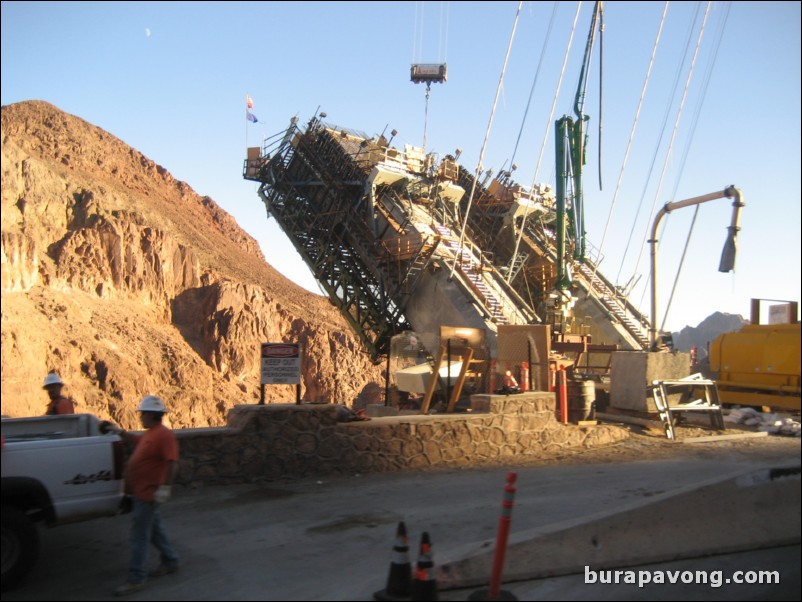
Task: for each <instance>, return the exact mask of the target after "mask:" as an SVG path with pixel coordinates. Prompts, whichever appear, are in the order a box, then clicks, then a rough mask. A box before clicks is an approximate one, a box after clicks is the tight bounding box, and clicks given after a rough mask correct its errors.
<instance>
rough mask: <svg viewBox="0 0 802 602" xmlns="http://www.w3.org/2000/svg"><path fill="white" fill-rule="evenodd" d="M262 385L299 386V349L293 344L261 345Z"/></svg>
mask: <svg viewBox="0 0 802 602" xmlns="http://www.w3.org/2000/svg"><path fill="white" fill-rule="evenodd" d="M261 382H262V384H263V385H299V384H301V348H300V345H297V344H295V343H262V379H261Z"/></svg>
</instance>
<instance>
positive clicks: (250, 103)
mask: <svg viewBox="0 0 802 602" xmlns="http://www.w3.org/2000/svg"><path fill="white" fill-rule="evenodd" d="M245 104H246V105H248V108H249V109H252V108H253V99H252V98H251V95H250V94H246V95H245Z"/></svg>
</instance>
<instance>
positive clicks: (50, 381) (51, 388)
mask: <svg viewBox="0 0 802 602" xmlns="http://www.w3.org/2000/svg"><path fill="white" fill-rule="evenodd" d="M63 387H64V383H63V382H61V378H60V377H59V375H58V374H56V373H55V372H50V373H49V374H48V375H47V376H45V383H44V386H43V387H42V388H43V389H44V390H45V391H47V396H48V397H49V398H50V402H49V403H48V404H47V410H46V411H45V414H48V415H53V414H75V402H74V401H73V400H72V399H70V398H69V397H65V396H64V395H62V394H61V389H62V388H63Z"/></svg>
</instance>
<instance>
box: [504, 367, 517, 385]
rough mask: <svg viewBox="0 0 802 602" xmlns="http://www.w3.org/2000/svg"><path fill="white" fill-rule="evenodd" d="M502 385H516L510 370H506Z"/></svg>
mask: <svg viewBox="0 0 802 602" xmlns="http://www.w3.org/2000/svg"><path fill="white" fill-rule="evenodd" d="M504 385H505V386H507V387H517V386H518V381H517V380H515V377H514V376H513V375H512V372H511V371H509V370H507V374H506V375H505V377H504Z"/></svg>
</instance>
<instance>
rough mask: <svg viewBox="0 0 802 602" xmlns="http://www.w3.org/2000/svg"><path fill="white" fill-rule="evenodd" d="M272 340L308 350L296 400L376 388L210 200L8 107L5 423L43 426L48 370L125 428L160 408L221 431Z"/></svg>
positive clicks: (300, 292) (270, 396)
mask: <svg viewBox="0 0 802 602" xmlns="http://www.w3.org/2000/svg"><path fill="white" fill-rule="evenodd" d="M254 201H255V202H256V199H254ZM268 341H270V342H280V341H291V342H298V343H300V344H301V345H302V346H303V347H304V349H305V359H304V363H303V379H302V380H303V384H302V395H303V399H304V400H306V401H315V402H336V403H347V404H349V405H350V404H351V403H352V402H353V401H354V399H356V398H357V396H359V395H360V393H361V392H362V391H363V390H365V389H366V387H367V388H368V389H372V390H375V389H376V384H377V383H383V378H382V375H381V373H380V369H379V368H377V367H375V366H373V365H372V364H371V362H370V360H369V358H368V356H367V355H366V354H365V353H363V351H362V350H361V347H360V344H359V342H358V340H357V339H356V337H355V336H354V335H353V333H352V332H351V330H350V328H349V327H348V325H347V323H346V322H345V321H344V320H343V319H342V317H341V316H340V315H339V313H338V312H337V310H336V309H335V308H334V307H333V306H332V305H331V304H330V303H329V301H328V299H326V298H325V297H321V296H318V295H314V294H312V293H309V292H307V291H305V290H304V289H302V288H300V287H298V286H296V285H294V284H293V283H292V282H290V281H289V280H287V279H286V278H284V277H283V276H281V275H280V274H279V273H278V272H276V271H275V270H274V269H273V268H271V267H270V266H269V265H268V264H267V263H266V262H265V259H264V257H263V255H262V253H261V251H260V249H259V246H258V244H257V243H256V241H255V240H254V239H253V238H251V237H250V236H249V235H248V234H246V233H245V232H244V231H243V230H242V229H241V228H239V226H238V225H237V223H236V222H235V221H234V219H233V218H232V217H231V216H230V215H228V214H227V213H226V212H225V211H223V210H222V209H221V208H220V207H219V206H218V205H217V204H216V203H215V202H214V201H213V200H212V199H211V198H209V197H202V196H200V195H198V194H196V193H195V192H194V191H193V190H192V188H191V187H190V186H189V185H188V184H186V183H185V182H180V181H178V180H176V179H174V178H173V177H172V176H171V175H170V174H169V173H168V171H167V170H166V169H165V168H164V167H162V166H160V165H157V164H155V163H154V162H153V161H151V160H150V159H148V158H147V157H145V156H143V155H142V154H141V153H139V152H138V151H136V150H135V149H133V148H131V147H129V146H127V145H126V144H125V143H123V142H122V141H121V140H119V139H117V138H115V137H114V136H113V135H111V134H109V133H108V132H105V131H103V130H102V129H100V128H97V127H95V126H93V125H92V124H90V123H87V122H86V121H83V120H82V119H79V118H77V117H74V116H72V115H68V114H66V113H64V112H62V111H60V110H59V109H58V108H56V107H54V106H52V105H50V104H48V103H46V102H41V101H31V102H24V103H18V104H14V105H9V106H4V107H2V412H3V414H4V415H10V416H26V415H39V414H42V413H43V412H44V408H45V405H46V401H47V397H46V395H45V393H44V391H42V388H41V386H42V380H43V378H44V375H45V374H46V373H47V372H48V371H49V370H56V371H58V372H59V374H60V375H61V377H62V378H63V380H64V381H65V382H66V383H67V387H66V388H65V393H66V394H68V395H70V396H71V397H73V398H74V399H75V400H76V402H77V411H79V412H91V413H94V414H96V415H98V416H100V417H101V418H111V419H113V420H115V421H117V422H118V423H120V424H121V425H123V426H126V427H132V426H135V425H137V424H138V421H137V420H136V411H135V409H136V405H137V403H138V400H139V399H140V398H141V397H142V396H143V395H146V394H158V395H161V396H162V397H164V399H165V400H166V401H167V403H168V404H169V405H170V407H171V410H172V411H171V414H170V417H171V423H172V425H173V426H179V427H199V426H212V425H220V424H224V423H225V418H226V414H227V411H228V410H229V409H230V408H231V407H233V406H234V405H237V404H242V403H257V402H258V398H259V343H260V342H268ZM266 399H267V401H268V402H276V401H284V402H286V401H294V399H295V389H294V387H290V386H270V387H266Z"/></svg>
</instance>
